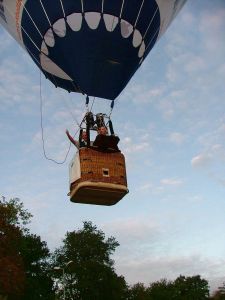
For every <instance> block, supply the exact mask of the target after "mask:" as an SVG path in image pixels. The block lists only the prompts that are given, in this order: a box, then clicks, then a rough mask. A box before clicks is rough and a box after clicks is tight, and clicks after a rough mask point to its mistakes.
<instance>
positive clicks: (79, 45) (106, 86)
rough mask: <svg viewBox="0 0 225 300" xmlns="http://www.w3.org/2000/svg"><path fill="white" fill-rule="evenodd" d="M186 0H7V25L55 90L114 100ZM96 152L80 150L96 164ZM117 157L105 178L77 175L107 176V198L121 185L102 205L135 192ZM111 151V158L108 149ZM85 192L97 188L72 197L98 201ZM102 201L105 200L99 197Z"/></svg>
mask: <svg viewBox="0 0 225 300" xmlns="http://www.w3.org/2000/svg"><path fill="white" fill-rule="evenodd" d="M185 2H186V0H54V1H51V0H35V1H34V0H0V23H1V24H2V25H3V26H4V27H5V28H6V30H7V31H8V32H9V33H10V34H11V35H12V36H13V37H14V38H15V39H16V40H17V41H18V43H19V44H20V45H21V46H22V47H23V48H25V49H26V50H27V52H28V53H29V55H30V56H31V58H32V59H33V61H34V62H35V64H36V65H37V66H38V67H39V68H40V70H41V71H42V72H43V73H44V75H45V76H46V78H48V79H49V80H50V81H51V82H52V83H53V84H54V85H55V86H56V87H61V88H63V89H65V90H67V91H69V92H79V93H83V94H84V95H88V96H94V97H100V98H105V99H109V100H114V99H115V98H116V97H117V96H118V95H119V94H120V93H121V91H122V90H123V89H124V88H125V86H126V85H127V83H128V82H129V80H130V79H131V77H132V76H133V75H134V73H135V72H136V71H137V69H138V68H139V67H140V65H141V64H142V63H143V61H144V60H145V58H146V57H147V55H148V53H149V52H150V51H151V49H152V48H153V47H154V45H155V43H156V42H157V40H159V39H160V37H161V36H162V35H163V33H164V32H165V31H166V29H167V28H168V26H169V25H170V23H171V22H172V20H173V19H174V18H175V17H176V15H177V13H178V12H179V11H180V9H181V8H182V6H183V5H184V3H185ZM84 121H87V118H85V119H84ZM86 123H87V122H86ZM86 125H87V127H88V130H89V129H92V127H91V126H90V124H86ZM87 151H89V152H87ZM90 151H95V150H93V149H86V152H85V151H83V150H82V151H81V152H82V153H81V154H80V155H81V156H82V155H84V154H83V153H86V154H85V155H86V156H87V157H85V158H84V159H89V158H90V157H92V158H93V161H99V158H97V157H100V156H99V153H98V155H97V154H96V153H95V154H93V153H91V152H90ZM117 154H118V155H119V154H121V155H122V153H113V154H112V153H111V158H112V157H113V159H112V160H113V161H115V164H114V165H112V166H111V168H110V170H111V171H109V168H108V167H104V163H103V161H104V160H105V162H106V165H107V164H108V163H109V161H110V158H109V159H108V158H107V159H106V158H104V156H101V159H103V161H102V162H101V166H102V167H101V168H100V169H101V172H100V173H99V174H100V175H99V176H100V177H101V178H95V179H93V178H91V176H89V177H88V179H85V178H86V177H85V176H84V181H82V180H80V178H81V177H82V176H81V177H79V180H80V181H79V180H78V179H76V180H78V181H79V182H76V183H78V184H80V183H81V182H91V183H93V182H101V180H100V179H104V180H103V183H104V184H106V186H104V188H105V190H104V192H103V198H104V197H105V193H107V190H108V191H109V190H110V184H112V185H113V184H115V186H114V188H115V189H114V190H113V188H112V189H111V190H110V192H109V194H108V198H109V199H113V200H112V201H111V202H110V200H109V201H108V202H107V201H106V202H107V203H104V201H103V200H102V202H103V203H100V204H106V205H110V204H114V203H116V202H117V201H119V200H120V199H121V198H122V197H123V196H124V195H125V194H126V193H127V192H128V190H127V184H126V173H125V162H124V159H123V157H120V158H119V156H118V159H117V158H116V155H117ZM102 155H103V154H102ZM104 155H105V157H109V153H104ZM112 160H111V161H112ZM84 161H85V160H84ZM80 165H82V164H81V159H80ZM82 166H83V168H84V170H86V169H87V166H84V165H82ZM118 166H123V167H121V168H122V169H121V172H117V173H116V171H115V170H118V169H119V168H118ZM85 168H86V169H85ZM93 168H94V165H93V167H92V170H90V171H88V172H94V171H93ZM96 169H98V168H97V167H96ZM105 169H107V170H108V171H107V170H105ZM113 170H114V171H113ZM83 172H87V170H86V171H83ZM90 174H91V173H89V175H90ZM111 174H113V175H111ZM75 177H76V176H75ZM113 178H114V179H113ZM121 178H123V179H124V180H122V183H121V180H119V179H121ZM106 179H108V181H107V180H106ZM73 183H74V182H73ZM107 184H108V186H107ZM120 188H122V189H120ZM85 189H90V191H91V192H90V193H89V194H91V193H92V192H93V190H94V189H95V191H96V190H98V187H97V185H95V186H92V187H90V185H89V186H85V188H81V189H80V194H79V191H78V194H79V196H78V197H76V195H75V196H74V195H73V196H72V198H71V200H72V201H73V200H74V201H75V202H79V197H80V198H82V199H83V200H82V201H81V202H85V201H86V202H87V203H89V202H91V201H87V200H85V199H86V196H85V195H86V194H85V193H86V190H85ZM78 190H79V188H78ZM83 190H84V191H85V192H84V193H83ZM100 194H101V192H96V193H95V198H96V199H99V198H101V195H100ZM117 194H118V197H117ZM88 197H90V195H89V196H88ZM106 198H107V197H106ZM95 202H98V201H97V200H93V201H92V203H95ZM100 202H101V201H100ZM95 204H96V203H95ZM97 204H99V203H97Z"/></svg>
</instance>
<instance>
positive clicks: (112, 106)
mask: <svg viewBox="0 0 225 300" xmlns="http://www.w3.org/2000/svg"><path fill="white" fill-rule="evenodd" d="M114 104H115V101H114V100H112V102H111V104H110V112H109V119H110V117H111V114H112V111H113V108H114Z"/></svg>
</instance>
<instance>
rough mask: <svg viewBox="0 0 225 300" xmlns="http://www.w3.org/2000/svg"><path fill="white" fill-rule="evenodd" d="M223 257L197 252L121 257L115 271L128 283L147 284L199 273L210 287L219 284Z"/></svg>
mask: <svg viewBox="0 0 225 300" xmlns="http://www.w3.org/2000/svg"><path fill="white" fill-rule="evenodd" d="M224 263H225V260H224V259H223V260H222V259H217V260H215V259H210V258H206V257H203V256H201V255H199V254H192V255H189V256H178V255H176V256H168V255H165V256H154V255H151V253H149V256H147V257H145V258H143V257H142V258H141V257H139V258H138V256H137V257H136V256H135V257H134V258H133V259H126V258H121V259H119V261H117V263H116V268H117V271H118V272H119V273H120V274H125V277H126V280H127V281H128V283H130V284H134V283H137V282H143V283H144V284H145V285H149V283H151V282H155V281H158V280H160V279H163V278H166V279H168V280H175V279H176V278H177V277H178V276H180V275H184V276H194V275H200V276H201V277H202V278H204V279H207V280H209V283H210V284H211V282H212V286H211V289H212V290H213V289H215V288H217V287H218V286H219V285H220V284H221V277H222V276H223V265H224Z"/></svg>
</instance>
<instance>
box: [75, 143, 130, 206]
mask: <svg viewBox="0 0 225 300" xmlns="http://www.w3.org/2000/svg"><path fill="white" fill-rule="evenodd" d="M79 157H80V166H79V167H80V178H79V179H77V180H75V181H74V182H72V183H71V185H70V200H71V201H72V202H77V203H87V204H97V205H113V204H115V203H117V202H118V201H119V200H121V199H122V198H123V197H124V196H125V195H126V194H127V193H128V189H127V178H126V165H125V159H124V155H123V154H122V153H121V152H112V153H108V152H101V151H97V150H94V149H91V148H81V149H80V150H79ZM73 168H77V166H76V165H73Z"/></svg>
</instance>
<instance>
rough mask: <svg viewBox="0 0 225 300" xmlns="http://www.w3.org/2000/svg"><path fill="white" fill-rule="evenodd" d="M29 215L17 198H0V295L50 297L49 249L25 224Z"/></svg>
mask: <svg viewBox="0 0 225 300" xmlns="http://www.w3.org/2000/svg"><path fill="white" fill-rule="evenodd" d="M31 217H32V215H31V214H30V213H29V212H28V211H27V210H26V209H24V206H23V203H22V202H21V201H20V200H19V199H17V198H14V199H10V200H9V201H6V199H5V198H4V197H3V198H2V200H0V228H1V229H0V295H2V296H7V297H8V298H7V299H8V300H10V299H13V300H15V299H16V300H17V299H23V300H28V299H32V300H34V299H51V297H52V296H53V295H54V292H53V289H52V287H53V281H52V280H51V278H50V276H49V274H48V272H47V269H48V258H49V256H50V253H49V250H48V248H47V245H46V243H45V242H42V241H41V239H40V237H39V236H36V235H33V234H30V232H29V229H28V228H27V227H26V225H27V224H28V223H29V222H30V219H31Z"/></svg>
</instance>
